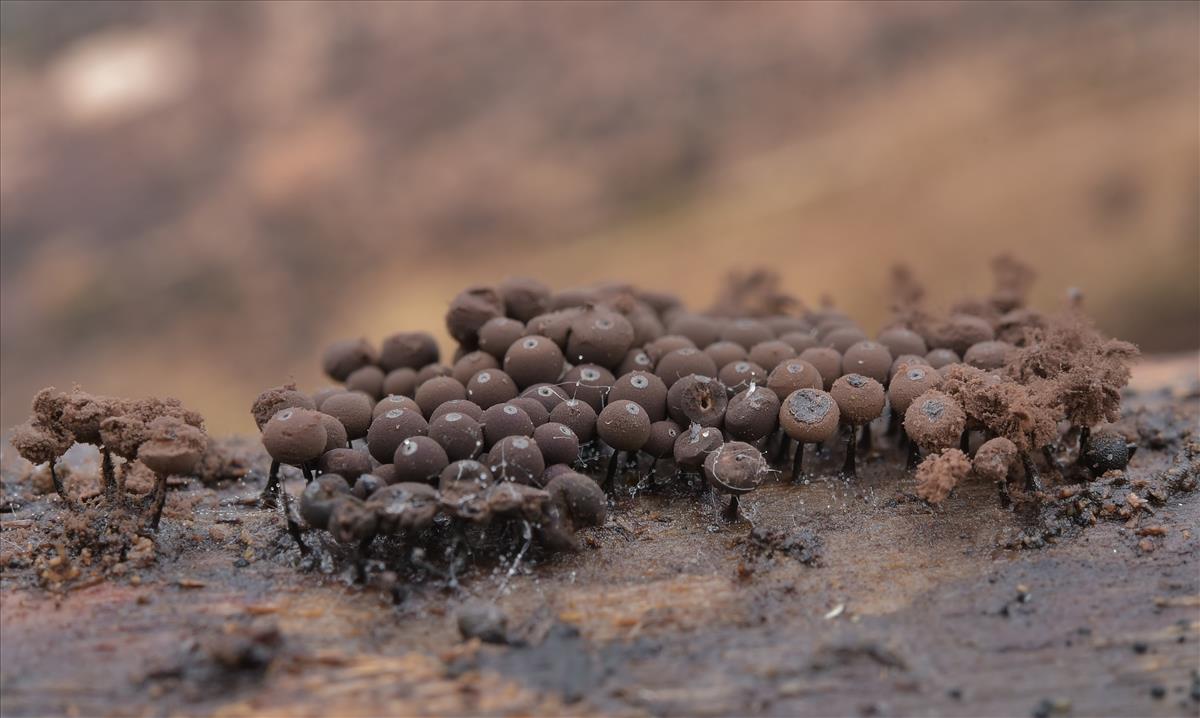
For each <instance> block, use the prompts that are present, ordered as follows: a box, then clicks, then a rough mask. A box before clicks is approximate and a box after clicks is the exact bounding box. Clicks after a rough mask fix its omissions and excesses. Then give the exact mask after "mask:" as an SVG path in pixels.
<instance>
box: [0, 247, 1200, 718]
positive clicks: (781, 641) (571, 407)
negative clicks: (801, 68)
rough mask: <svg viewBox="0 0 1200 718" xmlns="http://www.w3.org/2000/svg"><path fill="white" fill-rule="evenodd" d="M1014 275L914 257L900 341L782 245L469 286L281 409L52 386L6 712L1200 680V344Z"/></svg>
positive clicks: (13, 626)
mask: <svg viewBox="0 0 1200 718" xmlns="http://www.w3.org/2000/svg"><path fill="white" fill-rule="evenodd" d="M993 270H994V276H995V286H994V289H993V291H992V292H991V293H990V294H988V295H986V296H981V297H972V298H968V299H965V300H963V301H961V302H958V303H956V304H955V305H954V306H953V308H952V309H951V310H950V311H949V312H948V313H945V314H943V313H939V312H937V311H935V310H934V309H933V308H932V307H930V306H927V305H926V304H925V301H924V296H925V292H924V290H923V289H922V287H921V285H920V283H919V275H920V271H919V268H913V269H910V268H898V269H897V270H896V271H895V272H894V273H893V277H894V278H895V281H894V283H893V287H892V293H891V294H892V319H891V320H890V321H889V322H887V323H886V324H885V326H884V327H883V328H882V329H881V330H880V331H879V332H877V334H876V338H875V339H871V338H869V337H868V334H867V333H866V331H865V330H864V329H863V328H862V327H861V326H859V325H858V323H857V322H856V321H855V320H854V319H853V318H852V317H851V316H849V315H848V313H846V312H845V311H843V310H841V309H839V308H838V307H837V305H836V304H834V303H833V302H832V301H830V300H828V299H826V300H823V301H822V302H821V303H820V304H819V305H817V306H812V305H809V304H807V303H806V302H805V301H803V299H802V297H800V296H798V295H797V294H794V293H792V292H790V291H789V289H788V287H786V286H785V284H784V283H783V282H781V281H780V279H779V277H777V276H775V275H773V274H771V273H770V272H767V271H755V272H750V273H742V274H734V275H732V276H731V277H730V279H729V281H728V283H727V284H726V285H725V286H724V287H723V288H722V289H721V290H720V291H719V292H718V294H717V297H716V300H715V302H714V303H713V305H712V306H710V307H709V308H707V309H697V308H689V307H687V306H685V304H684V303H683V302H682V301H681V300H679V299H678V298H676V297H674V296H672V295H670V294H668V293H664V292H661V291H657V290H656V289H654V288H645V287H636V286H633V285H631V284H627V283H623V282H609V283H604V284H598V285H592V286H584V287H573V288H561V289H557V290H556V289H552V288H551V287H550V286H549V285H548V284H544V283H542V282H541V281H537V280H533V279H528V278H520V279H507V280H504V281H502V282H499V283H498V284H496V285H494V286H473V287H471V288H468V289H465V290H464V291H463V292H462V293H461V294H459V295H458V296H457V297H455V298H454V299H453V300H452V301H451V302H450V305H449V308H448V310H447V312H446V314H445V322H446V325H447V329H448V331H449V333H450V335H451V336H453V337H454V338H455V339H456V341H457V343H458V344H457V346H456V347H455V348H454V350H453V351H452V352H451V353H449V354H446V355H443V354H442V353H441V350H440V348H439V347H438V345H437V342H436V341H435V340H434V338H433V337H431V336H429V335H427V334H424V333H422V332H413V331H408V330H405V331H402V332H399V333H396V334H393V335H391V336H388V337H384V338H383V340H382V342H381V345H380V346H381V347H382V349H380V348H378V347H377V346H376V345H375V344H374V343H372V342H371V341H370V340H368V339H366V338H349V339H346V340H343V341H339V342H336V343H334V344H332V345H331V346H329V347H328V349H327V350H325V351H324V353H323V354H322V356H321V357H320V359H319V361H320V363H321V366H322V367H323V370H324V372H325V373H326V375H327V376H328V378H329V380H330V381H331V382H334V384H332V385H330V386H326V387H313V388H312V389H314V391H311V392H310V391H309V388H307V387H306V388H303V389H302V388H300V387H299V386H297V385H296V384H295V383H294V382H291V381H287V382H285V383H282V384H280V385H279V386H276V387H273V388H269V389H266V390H265V391H263V392H262V393H261V394H259V395H258V396H257V397H247V398H246V400H245V407H246V409H247V410H248V411H249V413H250V414H251V415H252V416H253V418H254V421H255V424H256V425H257V426H258V427H259V429H260V431H261V437H260V438H259V439H256V440H247V439H216V438H212V437H209V436H208V435H207V434H206V432H205V430H204V422H203V419H202V417H201V416H199V415H198V414H197V413H196V412H194V411H191V410H189V409H187V408H186V407H184V406H183V405H182V404H181V403H180V402H179V401H177V400H174V399H161V398H150V399H124V398H115V397H104V396H95V395H92V394H88V393H86V392H84V391H83V390H82V389H81V388H78V387H76V388H74V389H72V390H71V391H68V392H63V391H58V390H55V389H53V388H48V389H44V390H43V391H41V392H39V393H38V394H37V396H35V397H34V399H33V402H32V414H31V416H30V418H29V419H28V421H27V422H26V423H24V424H22V425H21V426H19V427H17V428H16V429H15V430H14V431H13V432H12V434H11V439H10V442H11V445H12V447H13V449H14V450H15V452H16V454H18V455H19V457H21V458H20V459H13V458H10V457H11V456H12V454H11V453H10V452H6V454H5V463H4V466H3V478H4V503H3V507H4V513H3V515H2V518H0V529H2V530H3V533H2V534H0V536H2V537H3V548H2V550H0V551H2V552H0V566H2V567H3V574H2V578H0V596H2V598H3V602H4V603H3V605H4V612H3V621H4V623H3V627H4V628H3V630H4V639H5V640H4V641H2V642H0V657H2V658H3V678H4V682H3V691H4V708H3V712H4V713H5V714H6V715H42V714H60V713H61V714H82V715H95V714H108V713H114V714H132V713H152V714H188V715H190V714H220V715H242V714H274V715H330V714H372V715H374V714H404V715H408V714H454V715H458V714H494V713H506V714H507V713H527V714H564V713H569V714H572V715H576V714H598V715H613V714H622V715H624V714H631V715H632V714H639V715H640V714H699V713H704V714H713V713H715V714H729V715H746V714H809V713H821V714H856V713H859V714H887V713H891V712H895V713H899V714H910V713H928V712H933V713H945V714H959V713H979V714H1025V713H1028V714H1032V715H1046V716H1050V715H1067V714H1070V713H1079V714H1091V713H1097V712H1114V711H1115V712H1117V713H1122V714H1186V713H1194V712H1195V710H1196V709H1197V706H1198V703H1197V701H1200V674H1198V673H1197V672H1196V671H1197V665H1196V656H1197V652H1196V645H1197V641H1198V640H1200V636H1198V635H1197V629H1198V627H1200V622H1198V621H1197V620H1196V619H1197V616H1196V613H1197V609H1198V608H1200V602H1198V601H1200V598H1198V594H1197V590H1198V588H1200V585H1198V584H1200V581H1198V579H1197V576H1200V572H1198V571H1197V569H1198V568H1200V558H1198V557H1200V551H1198V550H1197V548H1198V547H1197V536H1196V535H1195V532H1196V526H1197V525H1200V521H1198V519H1200V502H1198V501H1197V498H1196V488H1197V480H1198V477H1200V443H1198V442H1197V439H1196V437H1195V433H1194V430H1195V426H1196V421H1197V418H1198V417H1200V412H1198V409H1200V386H1198V383H1197V377H1196V376H1195V373H1194V368H1195V367H1194V366H1192V367H1179V366H1178V365H1177V364H1171V363H1169V362H1162V361H1158V360H1154V361H1151V362H1149V363H1147V364H1142V365H1140V366H1138V365H1135V360H1136V359H1137V357H1138V351H1137V349H1136V348H1135V347H1134V346H1133V345H1131V344H1128V343H1126V342H1122V341H1119V340H1115V339H1111V338H1108V337H1105V336H1102V335H1101V334H1100V333H1099V332H1098V331H1097V330H1096V329H1095V328H1094V326H1093V324H1092V323H1091V321H1090V320H1089V319H1088V318H1087V316H1086V315H1085V313H1084V311H1083V306H1082V301H1081V298H1080V297H1079V296H1078V295H1077V294H1073V295H1070V296H1069V298H1068V301H1066V302H1065V303H1064V305H1063V306H1062V308H1061V309H1059V310H1058V311H1055V312H1049V313H1047V312H1042V311H1038V310H1035V309H1032V308H1030V307H1029V306H1027V304H1026V301H1027V296H1028V293H1029V291H1030V289H1031V287H1032V283H1033V270H1032V268H1030V267H1029V266H1027V265H1025V264H1023V263H1021V262H1018V261H1017V260H1015V259H1013V258H1011V257H1008V256H1004V257H1001V258H999V259H997V260H996V261H995V263H994V264H993ZM814 350H820V352H818V353H816V354H813V353H810V352H814ZM806 355H807V356H810V357H816V358H818V362H817V363H814V362H811V361H809V360H806V359H804V356H806ZM483 357H489V358H490V360H489V359H484V358H483ZM749 364H753V366H754V367H755V368H754V369H753V371H750V370H747V369H746V367H745V366H744V365H749ZM1147 366H1148V367H1152V368H1155V369H1156V371H1157V373H1156V374H1154V375H1152V378H1150V379H1148V380H1143V381H1138V373H1139V372H1142V371H1144V367H1147ZM721 377H727V378H730V379H732V380H733V381H731V382H726V381H723V380H722V378H721ZM281 379H286V377H281ZM1118 677H1119V678H1118Z"/></svg>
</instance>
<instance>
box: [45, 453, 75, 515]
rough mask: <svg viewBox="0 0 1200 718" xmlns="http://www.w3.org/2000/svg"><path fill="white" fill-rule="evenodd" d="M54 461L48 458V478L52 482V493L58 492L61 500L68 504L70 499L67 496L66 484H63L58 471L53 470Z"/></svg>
mask: <svg viewBox="0 0 1200 718" xmlns="http://www.w3.org/2000/svg"><path fill="white" fill-rule="evenodd" d="M54 463H55V460H54V459H51V460H50V480H51V481H53V482H54V493H56V494H58V495H59V497H60V498H61V499H62V500H63V501H65V502H67V503H68V504H70V503H71V499H70V497H68V496H67V488H66V486H64V485H63V480H62V477H61V476H59V475H58V471H56V470H55V468H54Z"/></svg>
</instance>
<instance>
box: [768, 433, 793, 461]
mask: <svg viewBox="0 0 1200 718" xmlns="http://www.w3.org/2000/svg"><path fill="white" fill-rule="evenodd" d="M771 440H772V441H775V442H777V443H776V444H775V452H774V453H775V458H774V459H773V463H776V464H782V463H783V462H785V461H787V452H788V446H789V445H790V444H791V443H792V440H791V439H790V438H789V437H788V435H787V434H785V433H784V431H783V427H780V428H778V429H776V430H775V434H774V435H773V436H772V437H771Z"/></svg>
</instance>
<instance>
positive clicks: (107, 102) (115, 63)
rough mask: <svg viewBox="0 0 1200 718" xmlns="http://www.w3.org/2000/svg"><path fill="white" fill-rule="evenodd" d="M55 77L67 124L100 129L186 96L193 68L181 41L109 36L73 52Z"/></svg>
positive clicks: (91, 40)
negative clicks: (103, 124)
mask: <svg viewBox="0 0 1200 718" xmlns="http://www.w3.org/2000/svg"><path fill="white" fill-rule="evenodd" d="M52 74H53V79H54V83H53V84H54V87H55V89H56V90H57V92H58V95H59V100H60V102H61V103H62V107H63V110H64V112H65V114H66V117H67V119H68V120H70V121H73V122H76V123H78V124H97V123H108V122H117V121H121V120H124V119H129V118H131V117H134V116H137V115H140V114H143V113H145V112H148V111H150V110H153V109H156V108H158V107H161V106H163V105H166V104H168V103H170V102H171V101H172V100H174V99H176V98H178V97H180V96H182V95H183V94H184V93H185V92H187V89H188V85H189V83H190V81H191V78H192V63H191V58H190V57H189V54H188V52H187V51H186V49H185V48H184V47H183V46H182V43H180V42H179V41H178V39H177V38H174V37H169V36H163V35H161V34H157V33H156V34H151V33H140V32H139V33H130V32H121V33H106V34H102V35H97V36H94V37H90V38H88V39H86V40H83V41H82V42H79V43H77V44H75V45H74V46H72V47H71V48H69V49H68V50H67V51H66V52H64V53H63V57H62V59H61V60H59V61H58V62H57V63H56V64H55V67H54V69H53V72H52Z"/></svg>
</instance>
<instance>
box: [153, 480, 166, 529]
mask: <svg viewBox="0 0 1200 718" xmlns="http://www.w3.org/2000/svg"><path fill="white" fill-rule="evenodd" d="M166 505H167V475H166V474H155V475H154V516H153V517H152V518H151V519H150V528H151V530H154V531H157V530H158V522H159V520H160V519H161V518H162V512H163V507H164V506H166Z"/></svg>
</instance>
